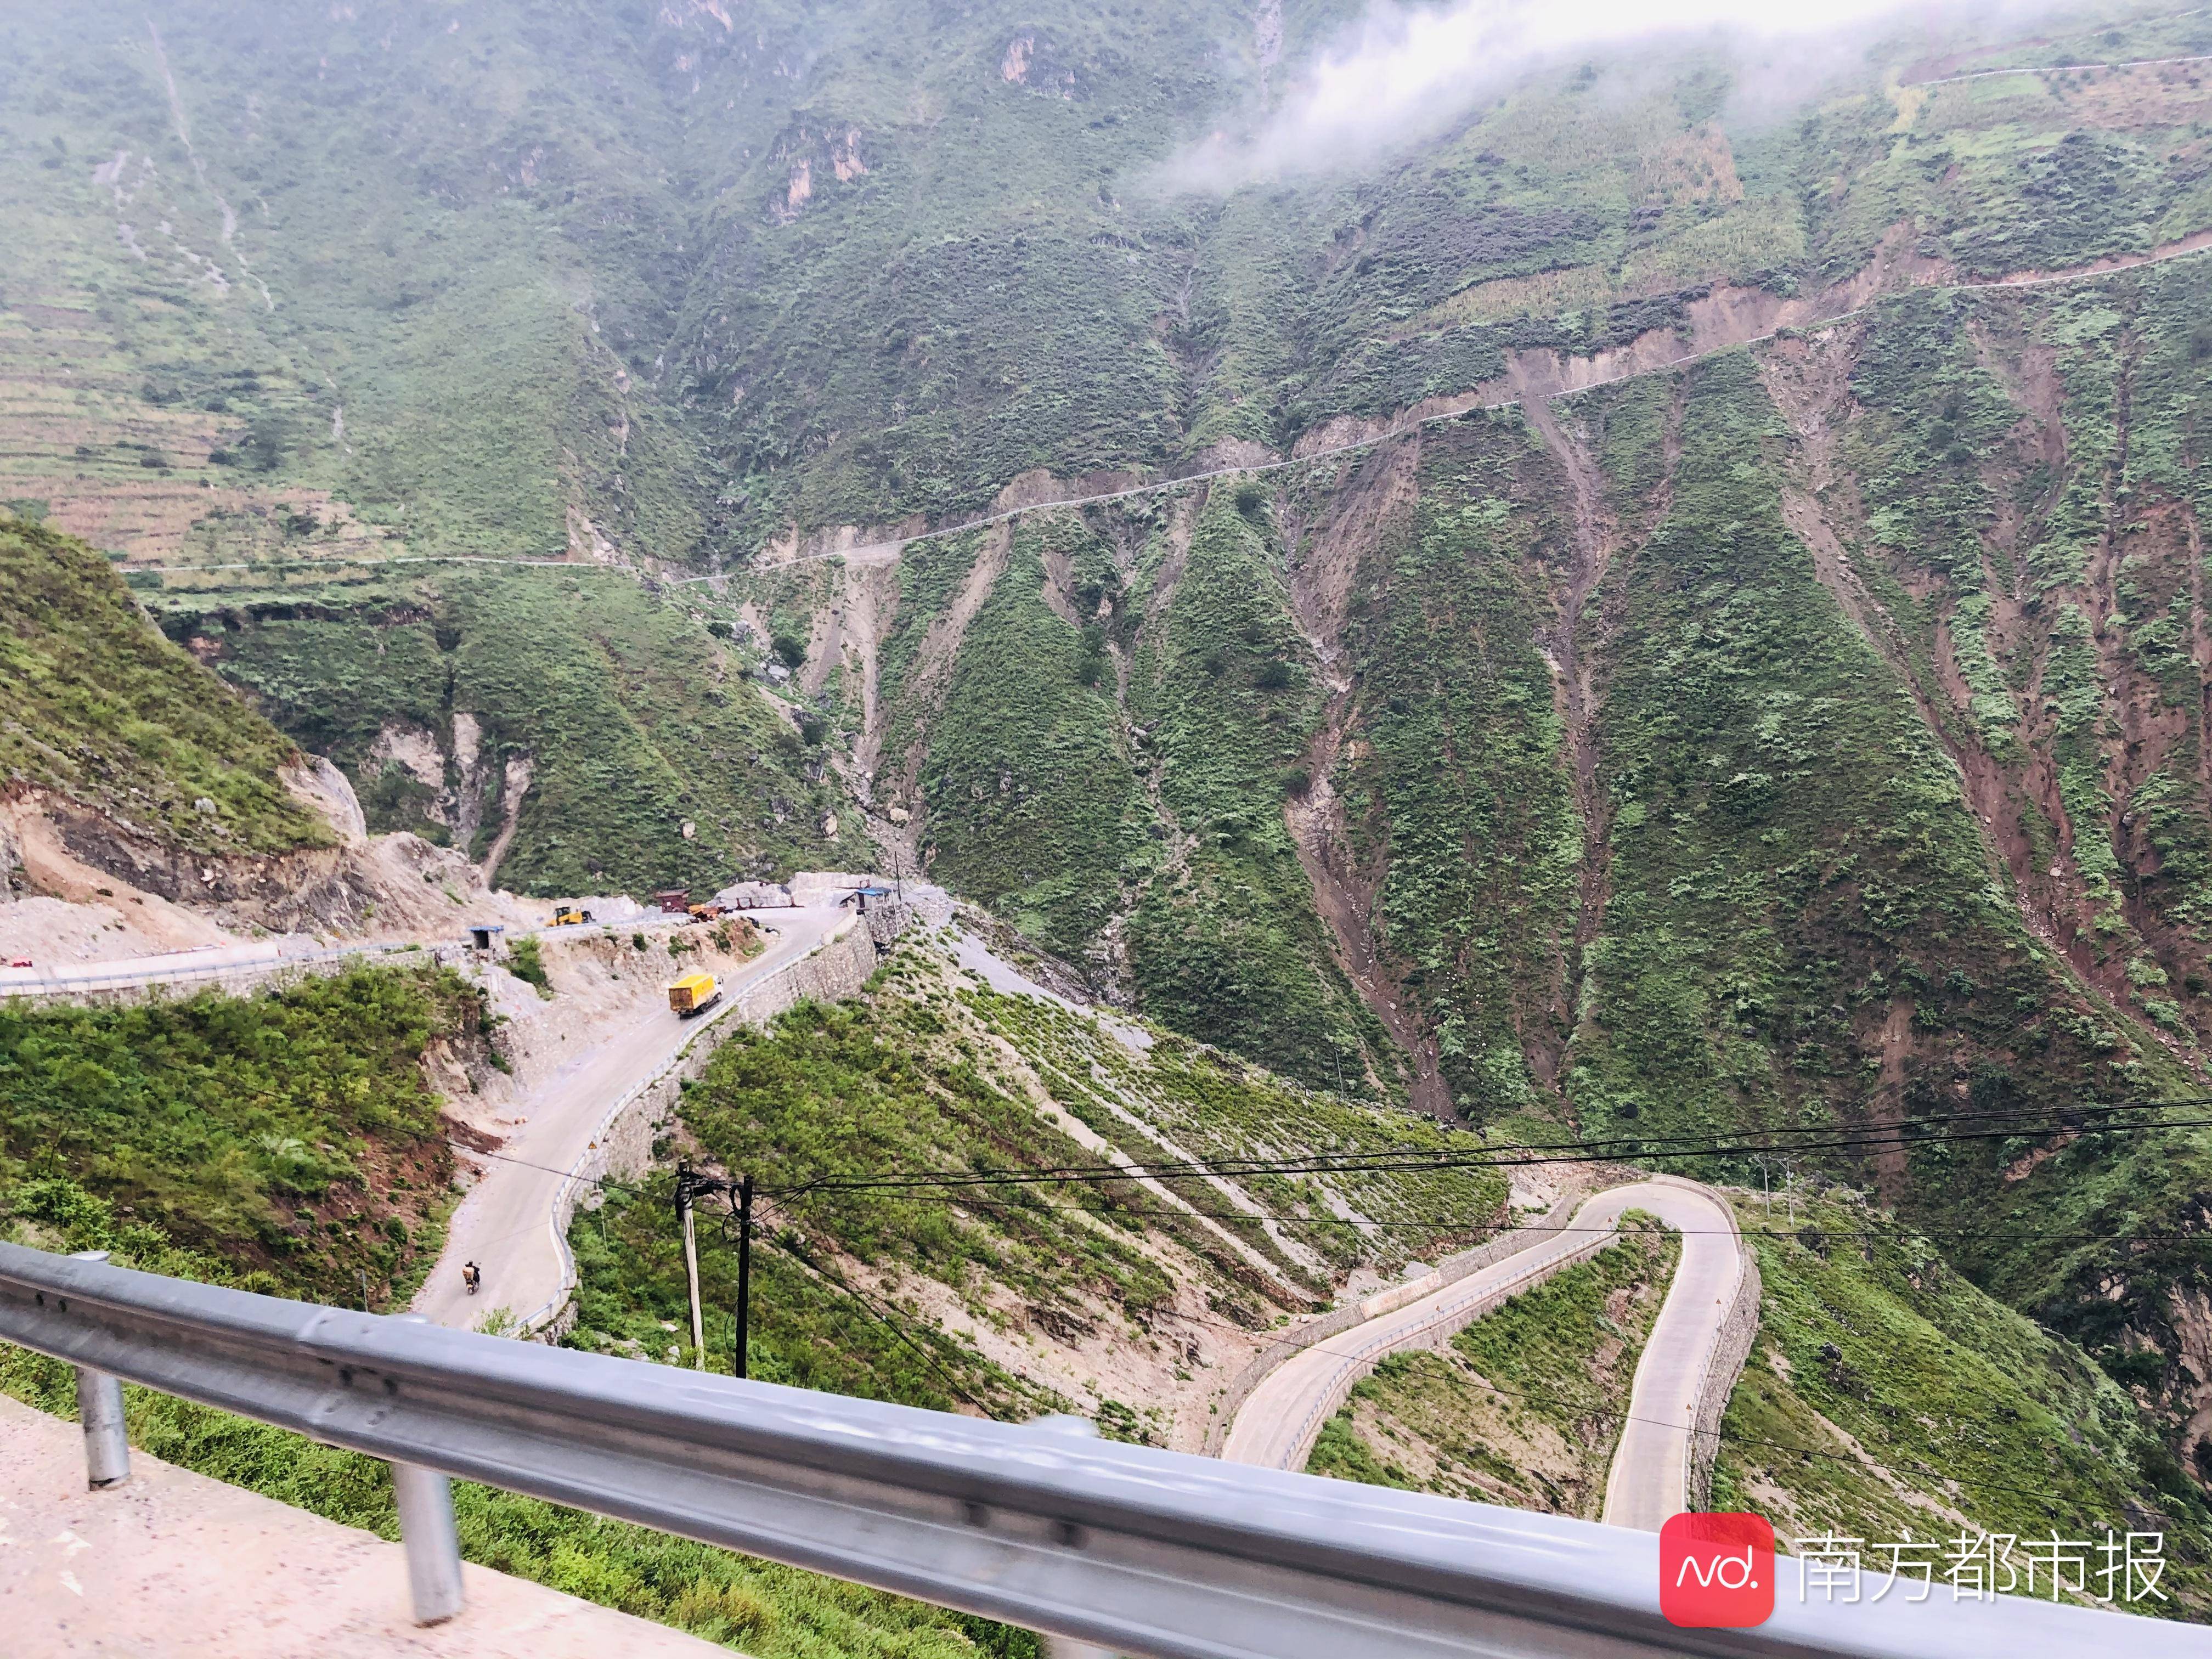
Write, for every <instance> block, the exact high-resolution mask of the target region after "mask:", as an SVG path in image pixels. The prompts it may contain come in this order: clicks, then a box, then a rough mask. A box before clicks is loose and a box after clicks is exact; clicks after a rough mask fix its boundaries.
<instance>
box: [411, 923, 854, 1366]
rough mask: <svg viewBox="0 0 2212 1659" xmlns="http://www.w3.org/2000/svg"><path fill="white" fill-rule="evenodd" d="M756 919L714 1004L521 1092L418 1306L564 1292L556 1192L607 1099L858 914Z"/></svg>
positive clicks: (472, 1305) (479, 1312)
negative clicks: (517, 1113) (522, 1118)
mask: <svg viewBox="0 0 2212 1659" xmlns="http://www.w3.org/2000/svg"><path fill="white" fill-rule="evenodd" d="M756 920H757V921H763V922H765V923H766V925H767V926H769V927H775V928H779V929H781V933H780V934H779V935H778V936H777V937H775V938H772V939H769V941H768V948H767V949H766V950H765V951H762V952H761V954H760V955H759V956H757V957H754V958H753V959H752V960H751V961H750V962H749V963H746V964H745V965H744V967H743V968H741V969H738V970H737V971H736V972H735V973H732V974H728V975H725V976H724V983H723V991H722V1003H721V1006H720V1007H718V1008H716V1009H714V1011H713V1012H711V1013H708V1014H705V1015H702V1016H701V1017H700V1019H699V1020H683V1019H678V1018H677V1017H676V1016H675V1015H674V1014H672V1013H671V1012H669V1011H668V1009H667V1008H666V1007H665V1006H660V1007H656V1008H653V1009H652V1010H651V1011H649V1012H647V1013H645V1014H643V1015H641V1016H640V1017H639V1018H637V1019H636V1020H635V1021H634V1022H632V1023H631V1024H629V1025H628V1026H625V1027H623V1029H621V1030H618V1031H617V1032H616V1033H615V1034H614V1035H613V1036H609V1037H606V1038H605V1039H604V1040H602V1041H601V1042H599V1043H597V1044H595V1045H593V1046H592V1047H591V1048H586V1049H585V1050H584V1051H583V1052H582V1053H581V1054H577V1055H575V1056H574V1058H573V1059H571V1060H569V1061H568V1064H567V1065H565V1066H562V1068H561V1069H560V1071H558V1072H557V1073H555V1074H554V1075H553V1077H552V1078H551V1079H549V1080H548V1081H547V1083H546V1084H545V1085H544V1087H542V1088H540V1089H539V1090H538V1091H536V1092H535V1093H533V1094H532V1096H531V1097H529V1098H528V1100H527V1101H526V1102H525V1103H524V1108H523V1109H524V1111H525V1112H526V1115H527V1118H528V1121H526V1123H524V1124H523V1125H522V1126H521V1127H520V1128H518V1129H516V1130H515V1132H514V1133H513V1134H512V1135H510V1136H509V1137H508V1138H507V1143H506V1145H504V1146H501V1148H500V1149H499V1151H498V1152H497V1153H496V1154H493V1155H488V1156H486V1157H485V1158H484V1159H483V1170H484V1173H483V1179H482V1180H480V1181H478V1182H477V1184H476V1185H475V1186H474V1187H472V1188H470V1189H469V1194H468V1196H467V1197H466V1198H465V1199H463V1200H461V1203H460V1206H459V1208H458V1209H456V1210H455V1211H454V1212H453V1227H452V1231H451V1232H450V1234H449V1235H448V1237H447V1243H446V1249H445V1251H444V1254H442V1255H441V1256H440V1257H439V1258H438V1265H437V1267H435V1268H434V1269H433V1270H432V1271H431V1274H430V1278H429V1279H428V1282H427V1283H426V1284H424V1285H423V1286H422V1291H421V1292H420V1293H419V1294H418V1295H417V1296H416V1298H415V1310H416V1312H418V1313H422V1314H427V1315H428V1316H429V1317H430V1318H431V1319H432V1320H433V1321H434V1322H436V1323H438V1324H441V1325H452V1326H455V1327H458V1328H461V1329H470V1328H473V1327H475V1326H476V1325H477V1324H478V1323H479V1322H481V1321H482V1320H483V1318H484V1316H486V1315H488V1314H489V1313H491V1312H492V1311H493V1310H495V1309H501V1308H503V1309H505V1310H507V1312H508V1313H509V1314H510V1315H512V1316H514V1317H516V1318H518V1319H520V1318H525V1317H527V1316H530V1315H531V1314H532V1313H534V1312H535V1311H536V1310H538V1309H540V1308H543V1307H544V1305H545V1304H546V1303H547V1301H548V1300H550V1298H551V1297H554V1296H556V1295H557V1294H558V1293H559V1292H560V1290H561V1288H562V1279H563V1276H564V1273H565V1272H566V1266H565V1263H564V1262H563V1261H562V1255H561V1248H560V1246H559V1244H558V1243H556V1241H555V1238H554V1235H553V1230H552V1215H553V1201H554V1199H555V1197H556V1195H557V1194H558V1193H559V1192H560V1189H561V1185H562V1182H563V1181H564V1180H565V1179H566V1178H567V1176H568V1171H569V1170H572V1169H574V1167H575V1166H576V1164H577V1163H578V1162H579V1161H580V1159H581V1158H583V1156H584V1154H585V1153H586V1152H587V1151H589V1150H590V1146H591V1140H592V1136H593V1134H595V1133H597V1132H598V1130H599V1124H600V1121H601V1120H602V1119H603V1118H604V1117H605V1115H606V1111H607V1109H608V1108H609V1107H610V1106H611V1105H613V1104H614V1103H615V1102H616V1101H617V1099H619V1098H620V1097H622V1096H623V1094H624V1093H625V1092H626V1091H628V1090H629V1087H630V1085H632V1084H635V1083H637V1082H639V1081H641V1080H642V1079H646V1078H648V1077H651V1076H653V1074H654V1073H656V1072H658V1071H659V1069H660V1068H661V1066H663V1065H664V1064H665V1063H666V1062H667V1061H668V1060H671V1059H672V1058H673V1057H674V1055H675V1054H676V1051H677V1050H678V1048H681V1047H682V1046H683V1045H684V1043H685V1042H689V1041H690V1038H691V1037H692V1036H694V1035H695V1034H696V1033H697V1032H698V1031H699V1030H701V1029H702V1021H703V1022H704V1023H705V1024H714V1023H715V1022H717V1021H720V1020H722V1019H726V1018H730V1017H731V1016H732V1014H733V1013H734V1012H735V1009H736V1005H737V1002H738V994H740V993H741V992H743V991H744V990H745V989H747V988H748V987H751V986H753V985H756V984H757V983H759V981H762V980H763V979H766V978H767V977H768V976H769V975H771V974H773V973H775V971H776V970H777V969H781V968H782V967H784V966H786V965H787V964H788V963H792V962H795V961H797V960H798V959H799V957H803V956H805V955H806V954H807V953H808V952H809V951H812V950H813V949H814V948H815V947H816V946H817V945H820V944H821V943H822V942H823V940H824V939H827V938H828V937H829V935H830V934H831V933H833V932H835V931H836V929H837V927H839V925H840V924H841V923H845V922H852V923H854V925H855V926H865V925H866V924H865V923H863V922H860V921H859V919H858V918H857V917H856V916H855V915H854V913H853V912H852V911H850V910H847V909H842V908H839V907H838V906H836V904H823V905H810V906H806V907H804V908H797V909H791V910H776V911H771V912H763V913H762V915H760V916H758V917H757V918H756ZM465 1261H474V1262H476V1263H477V1265H478V1266H479V1267H482V1268H483V1288H482V1289H480V1290H479V1291H477V1294H476V1295H474V1296H471V1295H469V1294H468V1291H467V1289H466V1287H465V1285H463V1284H462V1282H461V1264H462V1263H463V1262H465Z"/></svg>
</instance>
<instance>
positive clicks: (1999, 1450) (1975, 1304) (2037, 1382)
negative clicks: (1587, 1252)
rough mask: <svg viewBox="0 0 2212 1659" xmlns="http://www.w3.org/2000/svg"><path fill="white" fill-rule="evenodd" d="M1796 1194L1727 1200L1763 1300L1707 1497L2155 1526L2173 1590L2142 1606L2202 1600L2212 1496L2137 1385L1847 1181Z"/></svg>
mask: <svg viewBox="0 0 2212 1659" xmlns="http://www.w3.org/2000/svg"><path fill="white" fill-rule="evenodd" d="M1793 1207H1794V1212H1795V1213H1794V1218H1793V1217H1792V1216H1791V1215H1790V1213H1789V1212H1786V1211H1785V1209H1784V1206H1782V1205H1781V1204H1779V1203H1778V1204H1777V1205H1776V1206H1774V1208H1773V1211H1772V1213H1771V1215H1770V1214H1769V1213H1768V1212H1767V1211H1766V1210H1765V1208H1764V1207H1763V1206H1760V1205H1759V1204H1757V1203H1754V1202H1751V1201H1748V1200H1738V1203H1737V1210H1738V1213H1739V1216H1740V1218H1741V1225H1743V1226H1744V1227H1745V1229H1746V1230H1747V1235H1748V1237H1750V1240H1751V1243H1752V1245H1753V1249H1754V1250H1755V1251H1756V1252H1757V1255H1758V1259H1759V1277H1760V1281H1761V1285H1762V1287H1763V1290H1764V1294H1765V1302H1764V1304H1763V1307H1762V1309H1761V1314H1760V1322H1759V1334H1758V1338H1757V1340H1756V1341H1755V1342H1754V1344H1753V1348H1752V1353H1751V1359H1750V1363H1749V1364H1747V1366H1746V1368H1745V1370H1744V1374H1743V1378H1742V1381H1741V1382H1740V1383H1738V1384H1737V1385H1736V1389H1735V1394H1734V1395H1732V1396H1730V1398H1729V1406H1728V1412H1727V1415H1726V1416H1725V1418H1724V1419H1723V1421H1722V1424H1721V1446H1720V1457H1719V1462H1718V1463H1717V1467H1716V1468H1715V1471H1714V1478H1713V1507H1714V1508H1716V1509H1731V1508H1738V1507H1741V1508H1747V1509H1753V1510H1759V1512H1760V1513H1761V1514H1764V1515H1766V1516H1771V1518H1772V1519H1773V1521H1774V1524H1775V1530H1776V1532H1777V1533H1778V1534H1780V1535H1782V1536H1783V1537H1784V1539H1790V1538H1798V1539H1802V1538H1810V1537H1817V1536H1821V1535H1825V1534H1840V1535H1844V1536H1847V1537H1857V1538H1862V1539H1866V1540H1869V1541H1899V1540H1902V1539H1903V1538H1905V1536H1906V1535H1907V1534H1908V1532H1909V1534H1910V1535H1911V1537H1912V1538H1915V1539H1918V1540H1921V1541H1929V1540H1939V1541H1940V1540H1947V1539H1951V1538H1955V1537H1957V1536H1958V1535H1959V1534H1960V1530H1961V1528H1965V1529H1966V1530H1968V1531H1970V1532H1981V1531H1986V1532H1990V1533H2008V1534H2014V1535H2015V1536H2017V1537H2018V1538H2020V1539H2021V1540H2023V1541H2026V1540H2028V1539H2033V1538H2044V1539H2048V1538H2050V1537H2051V1536H2052V1535H2053V1534H2054V1532H2055V1533H2056V1534H2057V1535H2058V1536H2060V1537H2063V1538H2069V1539H2072V1538H2085V1539H2090V1540H2093V1541H2095V1542H2096V1543H2097V1544H2098V1545H2099V1546H2100V1547H2101V1545H2102V1542H2103V1541H2104V1539H2105V1536H2106V1530H2107V1529H2108V1528H2109V1529H2112V1530H2115V1531H2118V1532H2120V1533H2125V1532H2128V1531H2130V1529H2133V1530H2136V1531H2148V1532H2159V1533H2163V1534H2165V1540H2166V1542H2165V1554H2166V1559H2167V1560H2168V1562H2169V1564H2170V1565H2168V1566H2167V1567H2166V1572H2165V1577H2164V1579H2163V1581H2162V1584H2161V1588H2162V1589H2164V1590H2165V1591H2166V1594H2167V1595H2169V1596H2171V1597H2172V1601H2169V1602H2167V1603H2166V1604H2164V1605H2162V1606H2161V1605H2158V1604H2149V1605H2146V1606H2139V1607H2136V1609H2135V1610H2136V1611H2138V1612H2154V1613H2165V1614H2166V1615H2168V1616H2179V1617H2185V1618H2197V1619H2202V1618H2204V1617H2205V1616H2206V1615H2207V1613H2212V1507H2209V1506H2208V1505H2207V1504H2206V1501H2205V1498H2204V1497H2203V1492H2202V1491H2201V1490H2200V1488H2199V1487H2198V1486H2197V1482H2196V1480H2193V1479H2192V1478H2191V1473H2190V1472H2188V1471H2185V1469H2184V1468H2182V1467H2181V1466H2180V1464H2179V1462H2177V1460H2176V1459H2175V1457H2174V1456H2173V1455H2172V1452H2171V1451H2170V1450H2169V1449H2167V1447H2166V1443H2164V1442H2163V1441H2162V1440H2161V1439H2160V1436H2159V1434H2158V1432H2157V1431H2156V1426H2155V1424H2154V1419H2151V1418H2150V1417H2148V1415H2147V1414H2146V1413H2145V1412H2144V1410H2143V1406H2144V1404H2145V1403H2146V1402H2147V1401H2148V1399H2149V1397H2150V1396H2149V1395H2148V1390H2146V1389H2142V1388H2141V1387H2138V1388H2137V1389H2135V1390H2130V1389H2128V1388H2124V1387H2123V1386H2122V1385H2121V1384H2120V1383H2118V1382H2115V1381H2114V1379H2113V1378H2112V1376H2110V1375H2108V1374H2107V1372H2106V1370H2103V1369H2100V1367H2099V1366H2098V1365H2096V1364H2094V1363H2093V1362H2092V1361H2091V1360H2090V1359H2089V1358H2088V1357H2087V1355H2085V1354H2084V1353H2082V1352H2081V1350H2080V1349H2079V1348H2077V1347H2075V1346H2073V1345H2072V1344H2071V1343H2069V1342H2066V1341H2064V1340H2061V1339H2059V1338H2057V1337H2055V1336H2053V1335H2052V1334H2051V1333H2050V1332H2049V1331H2047V1330H2045V1329H2043V1328H2039V1327H2038V1326H2037V1325H2035V1324H2034V1323H2033V1322H2031V1321H2029V1320H2027V1319H2025V1318H2023V1317H2022V1316H2020V1315H2019V1314H2017V1313H2015V1312H2014V1311H2013V1310H2010V1309H2008V1308H2007V1307H2005V1306H2003V1305H2002V1304H1999V1303H1997V1302H1995V1301H1993V1300H1992V1299H1990V1297H1988V1296H1986V1295H1984V1293H1983V1292H1982V1291H1978V1290H1977V1289H1976V1288H1975V1287H1974V1286H1973V1285H1972V1284H1971V1283H1970V1282H1968V1281H1967V1280H1966V1279H1965V1278H1964V1277H1962V1276H1961V1275H1960V1273H1959V1272H1958V1270H1957V1269H1956V1268H1955V1267H1952V1266H1951V1265H1949V1264H1948V1262H1947V1261H1945V1260H1944V1256H1943V1253H1942V1250H1941V1249H1939V1248H1938V1244H1939V1242H1940V1241H1938V1240H1937V1239H1934V1238H1930V1237H1923V1236H1920V1235H1918V1234H1916V1233H1915V1232H1913V1231H1911V1229H1910V1227H1909V1226H1907V1225H1904V1224H1902V1223H1900V1222H1899V1219H1898V1218H1896V1217H1895V1215H1894V1214H1893V1213H1891V1212H1887V1211H1886V1210H1884V1209H1882V1208H1881V1207H1880V1206H1876V1205H1874V1204H1871V1203H1868V1202H1865V1201H1863V1200H1857V1199H1856V1197H1855V1195H1853V1194H1849V1193H1846V1192H1842V1191H1838V1192H1836V1193H1833V1194H1827V1195H1824V1196H1820V1197H1817V1198H1812V1199H1807V1198H1804V1197H1802V1196H1801V1197H1800V1198H1799V1199H1798V1200H1797V1201H1796V1204H1795V1206H1793ZM1792 1219H1794V1221H1795V1224H1796V1227H1795V1231H1792V1230H1791V1221H1792ZM1770 1229H1771V1231H1768V1230H1770ZM1753 1230H1759V1231H1753ZM2145 1369H2146V1370H2147V1371H2148V1373H2149V1374H2150V1375H2151V1376H2156V1375H2157V1374H2158V1371H2159V1370H2160V1366H2159V1365H2158V1364H2156V1363H2155V1362H2153V1363H2152V1364H2150V1365H2148V1366H2147V1367H2146V1368H2145ZM1785 1547H1786V1546H1785ZM2103 1559H2104V1558H2103V1556H2102V1554H2101V1553H2099V1554H2098V1555H2096V1556H2095V1558H2094V1562H2095V1564H2101V1563H2102V1561H2103ZM2093 1587H2094V1584H2093Z"/></svg>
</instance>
